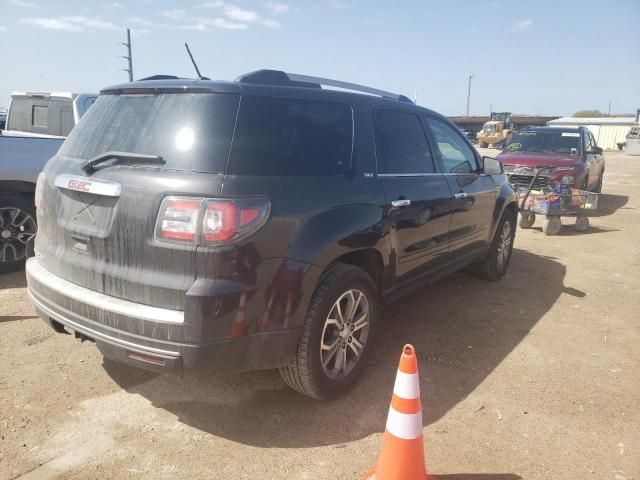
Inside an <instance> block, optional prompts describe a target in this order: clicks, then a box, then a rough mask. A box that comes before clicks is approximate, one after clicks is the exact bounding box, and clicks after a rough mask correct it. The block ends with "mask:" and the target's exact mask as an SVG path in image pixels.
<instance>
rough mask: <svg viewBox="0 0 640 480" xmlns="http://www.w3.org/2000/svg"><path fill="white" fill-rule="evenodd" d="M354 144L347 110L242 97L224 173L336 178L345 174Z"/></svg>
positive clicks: (308, 102) (341, 106) (342, 106)
mask: <svg viewBox="0 0 640 480" xmlns="http://www.w3.org/2000/svg"><path fill="white" fill-rule="evenodd" d="M352 143H353V114H352V110H351V107H350V106H349V105H346V104H342V103H335V102H324V101H317V100H299V99H292V98H277V97H257V96H244V97H242V102H241V104H240V113H239V115H238V126H237V128H236V133H235V135H234V138H233V148H232V150H231V158H230V162H229V169H228V173H229V174H235V175H243V174H244V175H296V176H306V175H309V176H321V175H340V174H343V173H345V172H346V171H347V170H348V169H349V166H350V163H351V149H352Z"/></svg>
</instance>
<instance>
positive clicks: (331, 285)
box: [280, 263, 378, 400]
mask: <svg viewBox="0 0 640 480" xmlns="http://www.w3.org/2000/svg"><path fill="white" fill-rule="evenodd" d="M350 292H352V293H351V294H350ZM358 292H359V293H360V294H362V297H358V296H357V293H358ZM345 295H346V297H345ZM356 298H359V300H358V304H357V305H356V311H355V312H347V311H346V310H345V312H344V313H345V315H343V317H344V318H342V325H339V323H340V315H339V314H338V313H337V312H338V310H337V309H336V305H338V304H339V305H340V308H341V309H344V308H346V309H347V310H350V307H351V306H353V305H355V304H356V302H355V299H356ZM349 302H353V303H351V304H350V303H349ZM349 313H350V315H349ZM377 315H378V294H377V291H376V287H375V284H374V282H373V280H372V279H371V277H370V276H369V275H368V274H367V272H365V271H364V270H362V269H361V268H358V267H355V266H353V265H347V264H340V263H338V264H335V265H334V266H332V267H331V268H330V270H329V271H328V272H327V273H326V274H325V275H324V277H323V278H322V279H321V281H320V284H319V285H318V288H317V289H316V291H315V293H314V295H313V298H312V299H311V303H310V305H309V310H308V312H307V316H306V319H305V323H304V328H303V331H302V335H301V336H300V339H299V341H298V349H297V352H296V354H295V356H294V358H293V359H292V361H291V363H290V364H289V365H287V366H284V367H281V368H280V375H281V376H282V379H283V380H284V382H285V383H286V384H287V385H288V386H289V387H291V388H292V389H294V390H296V391H298V392H300V393H302V394H303V395H306V396H308V397H311V398H315V399H317V400H324V399H328V398H334V397H336V396H338V395H340V394H341V393H343V392H344V391H346V390H347V389H348V388H349V387H351V386H352V385H353V384H354V383H355V382H356V380H357V379H358V378H359V377H360V375H361V374H362V371H363V370H364V368H365V366H366V364H367V357H368V354H369V351H370V349H371V341H372V336H373V332H374V330H375V325H376V320H377ZM333 316H335V317H336V318H335V319H334V318H332V317H333ZM349 316H350V317H351V318H349ZM356 317H360V318H362V319H365V318H366V325H365V324H364V323H363V322H364V320H361V321H360V322H356V321H353V322H352V320H357V318H356ZM358 323H359V324H360V328H357V324H358ZM343 327H344V328H343ZM355 328H357V330H354V329H355ZM349 332H351V333H349ZM345 335H351V336H345ZM356 340H357V344H360V345H361V346H362V348H361V350H360V348H359V347H358V346H357V344H356ZM335 342H338V346H337V347H335V348H337V350H335V348H329V347H331V346H334V343H335ZM357 350H360V353H359V354H356V352H357ZM331 352H333V354H332V353H331ZM342 355H344V356H342ZM339 357H340V358H339ZM345 358H346V362H345V360H344V359H345ZM338 363H340V365H338ZM341 365H345V367H344V368H342V371H341V368H340V366H341Z"/></svg>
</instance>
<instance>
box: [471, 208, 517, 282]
mask: <svg viewBox="0 0 640 480" xmlns="http://www.w3.org/2000/svg"><path fill="white" fill-rule="evenodd" d="M515 236H516V218H515V215H514V214H513V212H512V211H510V210H508V211H506V212H504V214H503V215H502V219H501V220H500V223H499V224H498V228H497V230H496V234H495V236H494V238H493V241H492V242H491V246H490V247H489V253H488V254H487V256H486V258H485V259H484V260H483V261H482V262H479V263H476V264H473V265H472V266H471V271H472V272H473V273H475V274H476V275H477V276H479V277H480V278H483V279H485V280H491V281H496V280H500V279H501V278H502V277H504V274H505V273H507V269H508V268H509V263H510V262H511V253H512V252H513V241H514V239H515Z"/></svg>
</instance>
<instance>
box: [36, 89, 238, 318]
mask: <svg viewBox="0 0 640 480" xmlns="http://www.w3.org/2000/svg"><path fill="white" fill-rule="evenodd" d="M238 102H239V96H238V95H237V94H233V93H196V92H193V91H191V92H189V91H187V92H186V93H175V92H158V91H157V90H156V91H153V92H150V91H145V90H139V91H127V92H126V93H125V92H117V91H116V92H110V94H107V95H101V96H100V98H99V99H98V100H97V101H96V103H95V104H94V105H93V107H92V108H91V109H90V110H89V111H88V112H87V114H86V115H85V116H84V117H83V119H82V120H81V121H80V122H79V124H78V126H77V127H76V128H75V129H74V130H73V131H72V133H71V135H70V136H69V137H68V139H67V141H66V142H65V143H64V145H63V146H62V148H61V149H60V151H59V153H58V155H57V156H56V157H54V158H53V159H52V160H51V161H50V162H49V163H48V164H47V166H46V168H45V170H44V178H43V179H42V180H40V181H39V184H40V185H39V191H38V192H37V196H38V197H39V198H38V202H39V205H40V208H39V211H38V221H39V233H38V236H37V240H36V252H37V254H38V255H39V256H40V261H41V262H43V264H44V266H45V267H46V268H47V269H48V270H49V271H51V272H52V273H54V274H56V275H58V276H60V277H62V278H64V279H66V280H68V281H70V282H73V283H75V284H78V285H81V286H84V287H87V288H89V289H91V290H94V291H97V292H101V293H104V294H107V295H110V296H114V297H118V298H123V299H127V300H131V301H134V302H139V303H143V304H147V305H153V306H158V307H162V308H170V309H177V310H181V309H183V308H184V303H185V292H186V291H187V289H188V288H189V287H190V286H191V285H192V284H193V282H194V280H195V277H196V257H195V254H196V246H195V245H189V244H184V243H182V244H179V243H177V242H170V241H160V240H158V239H157V238H155V235H154V232H155V230H156V221H157V215H158V209H159V207H160V204H161V202H162V199H163V198H164V197H166V196H168V195H175V196H196V197H197V196H201V197H216V196H218V195H219V193H220V189H221V186H222V180H223V174H224V170H225V166H226V162H227V159H228V155H229V147H230V143H231V137H232V134H233V129H234V123H235V119H236V114H237V109H238ZM105 152H119V153H117V154H116V155H114V156H113V157H112V158H105V159H104V161H102V162H100V163H99V164H97V165H95V167H94V168H95V170H92V169H91V168H86V163H87V162H88V161H90V160H91V159H95V158H99V157H100V156H101V155H104V153H105ZM121 154H130V156H129V157H128V158H127V156H126V155H121ZM145 156H146V157H145ZM157 157H159V158H157ZM149 158H152V160H149ZM154 158H155V159H156V160H158V161H155V160H154ZM83 167H84V168H83Z"/></svg>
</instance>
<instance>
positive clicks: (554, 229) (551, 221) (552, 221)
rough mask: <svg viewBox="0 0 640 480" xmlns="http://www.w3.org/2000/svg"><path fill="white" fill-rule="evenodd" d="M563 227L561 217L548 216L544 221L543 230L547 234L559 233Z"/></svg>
mask: <svg viewBox="0 0 640 480" xmlns="http://www.w3.org/2000/svg"><path fill="white" fill-rule="evenodd" d="M561 229H562V221H561V220H560V217H556V216H553V217H546V218H545V219H544V223H543V224H542V231H543V232H544V234H545V235H547V236H552V235H557V234H559V233H560V230H561Z"/></svg>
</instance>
